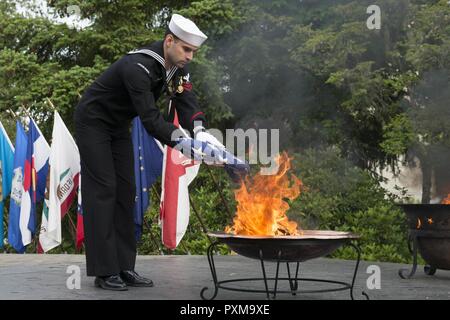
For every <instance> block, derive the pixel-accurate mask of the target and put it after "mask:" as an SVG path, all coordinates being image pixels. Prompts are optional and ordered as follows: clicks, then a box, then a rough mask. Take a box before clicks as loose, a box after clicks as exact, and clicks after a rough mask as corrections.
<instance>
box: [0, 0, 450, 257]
mask: <svg viewBox="0 0 450 320" xmlns="http://www.w3.org/2000/svg"><path fill="white" fill-rule="evenodd" d="M16 3H18V4H20V7H30V6H31V7H32V5H33V2H30V1H2V2H1V3H0V120H1V121H2V123H3V124H4V125H5V127H6V130H7V131H8V133H9V134H10V136H11V137H12V138H14V121H13V119H12V118H11V117H9V116H8V115H7V114H6V112H5V111H6V110H7V109H12V110H14V111H16V112H17V113H18V114H23V112H24V109H25V108H26V109H29V110H30V112H31V113H32V114H33V115H34V116H35V118H36V120H37V121H38V123H39V125H40V127H41V130H42V131H43V133H44V135H45V136H46V137H47V138H48V139H49V138H50V134H51V128H52V112H51V109H50V108H49V107H48V105H46V104H45V103H44V101H45V98H50V99H51V100H52V101H53V103H54V104H55V106H56V107H57V109H58V110H59V111H60V113H61V115H62V117H63V119H64V121H65V122H66V124H67V125H68V127H69V129H70V130H72V129H73V123H72V114H73V110H74V107H75V105H76V103H77V101H78V99H79V94H81V93H82V92H83V90H84V89H85V88H86V87H87V86H88V85H89V84H90V83H91V81H93V79H95V78H96V77H97V76H98V75H99V74H100V73H101V72H102V71H103V70H104V69H105V68H107V67H108V65H109V64H110V63H112V62H113V61H115V60H116V59H117V58H119V57H120V56H122V55H123V54H124V53H125V52H127V51H129V50H131V49H134V48H136V47H139V46H141V45H145V44H148V43H149V42H151V41H154V40H157V39H161V38H162V35H163V34H164V31H165V27H166V26H167V23H168V19H169V18H170V16H171V14H172V13H173V12H177V13H181V14H183V15H186V16H188V17H190V18H192V19H193V20H194V21H196V22H198V24H199V26H200V28H201V29H202V30H203V31H204V32H205V33H206V34H208V36H209V39H208V41H207V42H206V43H205V45H204V46H203V47H202V48H201V50H199V52H198V53H197V55H196V56H195V58H194V62H193V63H192V68H191V69H192V74H193V78H192V80H193V82H194V84H195V89H194V90H195V92H196V94H197V95H198V97H199V101H200V104H201V106H202V108H203V109H204V110H205V111H206V114H207V117H208V121H209V126H210V127H215V128H219V129H221V130H224V129H225V128H233V127H234V128H237V127H239V128H244V129H246V128H279V129H280V131H281V135H280V137H281V144H282V148H283V149H286V150H288V151H289V152H290V154H291V155H293V156H294V157H295V162H294V163H295V165H294V172H295V173H296V174H297V175H298V176H299V177H300V178H301V179H302V180H303V183H304V185H305V189H304V190H303V192H302V194H301V196H300V197H299V198H298V199H297V200H295V201H294V202H293V203H291V207H292V208H291V210H290V211H289V215H290V217H291V218H293V219H295V220H298V221H299V222H300V223H301V224H302V225H303V226H306V227H311V228H316V227H317V228H326V229H335V230H350V231H353V232H356V233H359V234H361V235H362V240H363V252H364V256H363V257H364V259H368V260H385V261H406V259H407V258H408V253H407V247H406V230H405V224H404V221H403V219H404V216H403V214H402V212H400V211H399V210H398V209H397V208H396V207H395V205H394V201H395V200H396V199H394V198H393V197H392V196H391V195H390V194H388V193H387V192H386V191H385V190H383V189H382V188H380V185H379V179H380V177H378V176H377V175H376V174H375V173H374V172H375V170H374V169H376V168H379V167H383V166H393V167H395V164H396V161H397V160H398V159H399V157H400V156H403V155H408V157H406V159H407V160H408V159H409V160H411V159H413V158H414V157H417V158H419V159H420V161H421V162H422V163H423V164H426V165H427V167H426V170H424V186H429V185H430V183H429V182H430V181H431V173H430V172H432V171H433V170H442V171H444V170H446V168H448V164H447V165H446V163H448V161H447V162H446V161H445V160H446V159H447V160H448V158H449V149H450V148H449V147H450V128H449V123H450V121H449V120H450V113H449V110H450V109H449V108H448V101H449V92H450V90H449V89H450V87H449V70H450V55H449V54H448V53H449V52H450V5H448V1H446V0H429V1H424V0H377V1H373V0H370V1H368V0H362V1H361V0H358V1H356V0H341V1H334V0H321V1H316V0H303V1H289V0H270V1H269V0H259V1H256V0H221V1H219V0H201V1H185V0H183V1H179V0H169V1H148V0H127V1H102V0H93V1H78V0H52V1H47V4H48V8H49V10H50V11H51V12H52V14H53V15H54V16H55V17H60V18H61V17H68V16H70V15H71V14H72V13H71V12H68V7H69V6H73V5H78V6H79V8H80V12H79V14H80V19H84V20H83V21H86V24H85V25H82V27H80V26H78V27H73V26H68V25H66V24H64V23H55V22H54V21H53V20H51V19H48V18H47V17H46V16H45V15H39V14H37V15H34V16H24V15H21V14H19V13H17V12H16V10H15V8H16V7H15V4H16ZM372 4H376V5H378V6H380V8H381V14H382V16H381V17H382V20H381V29H379V30H377V29H375V30H369V29H368V28H367V26H366V20H367V18H368V17H369V15H368V14H367V12H366V9H367V7H368V6H369V5H372ZM35 11H36V10H35ZM161 103H163V102H161ZM256 169H257V168H255V170H256ZM212 176H214V178H215V179H214V180H215V182H214V180H213V178H212ZM439 177H443V179H444V178H445V177H447V178H450V177H448V175H447V176H446V175H445V174H443V175H440V176H439ZM439 177H438V178H439ZM447 181H448V180H447ZM444 184H445V183H444V182H441V185H444ZM233 187H235V186H233V185H231V182H230V181H229V180H228V179H227V176H226V175H225V174H224V172H222V171H221V170H219V169H207V168H205V167H202V169H201V172H200V175H199V176H198V177H197V179H196V180H195V181H194V183H193V184H192V186H191V197H192V202H193V204H194V206H195V211H194V210H192V215H191V224H190V226H189V230H188V234H187V235H186V237H185V238H184V240H183V241H182V243H181V245H180V246H179V248H177V249H176V250H175V253H176V254H183V253H192V254H203V253H204V252H205V250H206V247H207V245H208V243H209V240H208V238H207V236H206V235H205V233H204V231H205V229H208V230H222V229H223V228H224V227H225V225H227V224H229V223H230V222H231V219H232V215H233V210H234V206H235V203H234V197H233ZM447 187H448V186H447ZM154 189H155V190H154V192H153V193H152V204H153V205H152V208H151V210H149V211H148V212H147V213H146V217H147V222H148V224H147V225H146V226H144V236H143V239H142V241H141V242H140V246H139V252H140V253H142V254H158V253H169V252H168V251H166V250H165V249H162V248H161V242H160V240H159V239H160V238H159V227H158V225H157V217H158V212H157V211H158V209H157V207H158V206H157V204H158V198H157V195H158V193H159V185H158V184H157V185H155V187H154ZM429 191H430V190H429V188H428V189H426V188H425V189H424V199H423V200H424V201H425V202H427V201H429V198H430V197H429ZM6 207H7V205H6ZM6 215H7V213H6ZM5 221H7V218H6V219H5ZM63 224H64V226H63V232H64V236H65V238H64V243H63V245H62V246H60V247H59V248H57V249H55V250H53V251H52V252H55V253H57V252H73V251H74V249H73V247H74V246H73V240H72V238H71V236H70V234H71V232H72V231H71V230H72V229H71V224H70V222H69V221H67V219H66V221H63ZM5 227H6V226H5ZM6 250H10V249H9V247H7V248H6ZM34 250H35V248H34V247H33V246H30V247H29V248H28V251H30V252H33V251H34ZM224 252H225V251H224ZM336 256H339V257H344V258H354V257H355V256H354V255H353V254H352V253H351V251H350V250H347V249H344V250H341V251H339V252H338V253H337V254H336Z"/></svg>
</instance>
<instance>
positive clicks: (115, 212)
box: [75, 41, 205, 276]
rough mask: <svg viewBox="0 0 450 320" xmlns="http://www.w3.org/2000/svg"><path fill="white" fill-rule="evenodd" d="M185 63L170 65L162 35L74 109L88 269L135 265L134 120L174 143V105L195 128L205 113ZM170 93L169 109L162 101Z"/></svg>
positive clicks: (114, 270) (115, 67)
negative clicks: (160, 106) (161, 107)
mask: <svg viewBox="0 0 450 320" xmlns="http://www.w3.org/2000/svg"><path fill="white" fill-rule="evenodd" d="M189 80H190V79H189V74H188V72H187V70H186V68H182V69H179V68H177V67H173V68H172V69H171V70H169V71H166V69H165V67H164V54H163V42H162V41H158V42H155V43H153V44H151V45H150V46H148V47H144V48H141V49H139V50H136V51H134V52H130V53H129V54H127V55H125V56H123V57H122V58H121V59H119V60H117V61H116V62H114V63H113V64H112V65H111V66H110V67H109V68H108V69H107V70H106V71H105V72H103V74H101V75H100V76H99V78H98V79H96V80H95V81H94V83H92V85H91V86H90V87H89V88H87V89H86V91H85V92H84V94H83V96H82V98H81V100H80V102H79V104H78V105H77V108H76V111H75V128H76V141H77V145H78V148H79V151H80V157H81V177H82V180H81V181H82V182H81V183H82V187H81V190H82V198H83V214H84V232H85V248H86V264H87V274H88V276H107V275H113V274H118V273H119V272H120V271H122V270H134V264H135V260H136V242H135V238H134V228H135V226H134V221H133V205H134V199H135V181H134V169H133V166H134V162H133V146H132V141H131V135H130V125H131V121H132V119H133V118H134V117H136V116H139V117H140V119H141V120H142V123H143V125H144V127H145V129H146V130H147V131H148V133H149V134H151V135H152V136H154V137H155V138H157V139H158V140H159V141H161V142H162V143H164V144H167V145H169V146H174V141H172V140H171V138H172V133H173V132H174V131H175V130H176V129H177V128H176V127H175V126H174V125H173V124H172V122H171V121H172V120H173V115H174V111H175V110H176V112H177V114H178V118H179V122H180V125H181V126H182V127H183V128H184V129H187V130H189V131H190V132H191V134H192V130H193V126H194V122H195V123H196V124H197V123H201V124H202V125H203V126H204V122H205V117H204V114H203V112H201V111H200V110H199V107H198V103H197V100H196V97H195V95H194V94H193V92H192V91H191V89H192V86H191V83H190V81H189ZM163 95H167V97H168V98H169V99H170V100H171V101H172V107H171V113H170V114H168V115H167V116H165V117H164V116H163V115H162V114H161V112H160V111H159V109H158V108H157V106H156V101H157V100H158V98H160V97H161V96H163Z"/></svg>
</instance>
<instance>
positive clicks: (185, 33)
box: [169, 14, 208, 47]
mask: <svg viewBox="0 0 450 320" xmlns="http://www.w3.org/2000/svg"><path fill="white" fill-rule="evenodd" d="M169 30H170V31H171V32H172V33H173V34H174V35H176V36H177V37H178V38H179V39H180V40H183V41H184V42H186V43H188V44H190V45H192V46H195V47H200V46H201V45H202V43H203V42H204V41H205V40H206V39H207V38H208V37H207V36H206V35H205V34H204V33H203V32H201V31H200V29H199V28H198V27H197V26H196V25H195V23H194V22H192V21H191V20H189V19H186V18H185V17H183V16H181V15H179V14H173V15H172V19H170V23H169Z"/></svg>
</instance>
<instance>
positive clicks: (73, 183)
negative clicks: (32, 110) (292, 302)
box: [39, 111, 80, 252]
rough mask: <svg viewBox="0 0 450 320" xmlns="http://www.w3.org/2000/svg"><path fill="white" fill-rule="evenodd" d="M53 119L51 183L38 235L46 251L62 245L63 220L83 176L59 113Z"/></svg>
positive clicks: (76, 154)
mask: <svg viewBox="0 0 450 320" xmlns="http://www.w3.org/2000/svg"><path fill="white" fill-rule="evenodd" d="M54 119H55V120H54V123H53V133H52V144H51V148H50V159H49V164H50V168H49V174H48V179H49V181H48V184H47V188H46V192H45V200H44V210H43V212H42V224H41V232H40V235H39V244H40V247H41V249H42V250H43V251H44V252H47V251H48V250H50V249H53V248H55V247H57V246H59V245H60V244H61V218H62V217H63V216H64V215H65V214H66V213H67V211H68V210H69V208H70V205H71V204H72V201H73V200H74V198H75V196H76V191H77V188H78V183H79V176H80V154H79V152H78V147H77V145H76V143H75V141H74V139H73V138H72V135H71V134H70V132H69V130H68V129H67V127H66V125H65V124H64V122H63V121H62V119H61V117H60V115H59V113H58V112H57V111H55V117H54Z"/></svg>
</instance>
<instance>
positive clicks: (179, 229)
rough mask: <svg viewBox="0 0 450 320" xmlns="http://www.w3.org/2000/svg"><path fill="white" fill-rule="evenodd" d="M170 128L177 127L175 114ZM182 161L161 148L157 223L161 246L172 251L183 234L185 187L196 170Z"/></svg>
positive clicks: (175, 152)
mask: <svg viewBox="0 0 450 320" xmlns="http://www.w3.org/2000/svg"><path fill="white" fill-rule="evenodd" d="M174 124H175V125H176V126H179V123H178V115H177V113H176V112H175V119H174ZM183 158H184V159H185V160H187V158H186V157H184V155H183V154H182V153H181V152H180V151H178V150H175V149H173V148H170V147H167V146H166V147H165V148H164V159H163V170H162V184H161V185H162V186H161V206H160V223H161V235H162V242H163V244H164V245H165V246H166V247H167V248H169V249H175V248H176V247H177V246H178V244H179V243H180V241H181V239H182V238H183V236H184V234H185V233H186V229H187V226H188V224H189V211H190V210H189V209H190V206H189V189H188V186H189V184H190V183H191V182H192V180H194V178H195V177H196V176H197V174H198V170H199V168H200V165H199V164H194V163H193V162H192V161H179V159H183ZM177 159H178V161H176V160H177Z"/></svg>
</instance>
